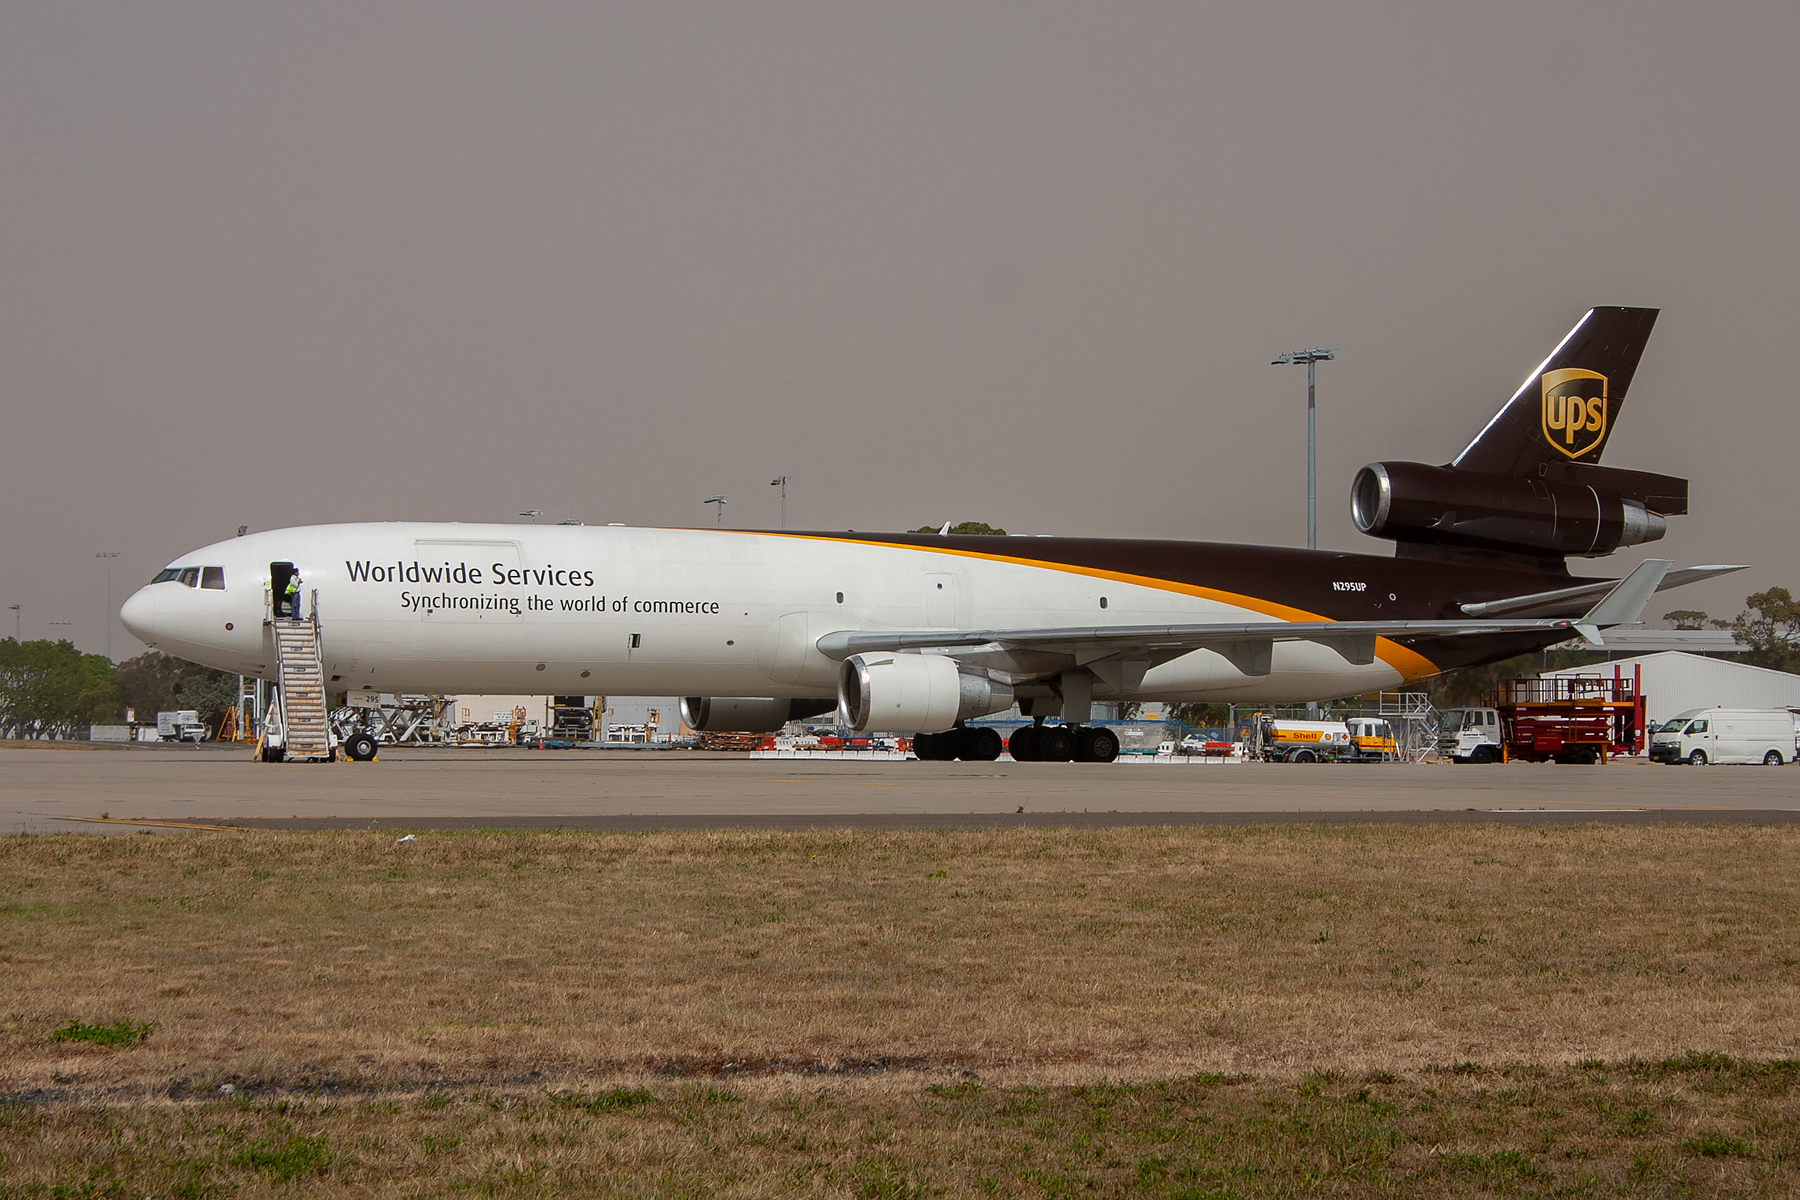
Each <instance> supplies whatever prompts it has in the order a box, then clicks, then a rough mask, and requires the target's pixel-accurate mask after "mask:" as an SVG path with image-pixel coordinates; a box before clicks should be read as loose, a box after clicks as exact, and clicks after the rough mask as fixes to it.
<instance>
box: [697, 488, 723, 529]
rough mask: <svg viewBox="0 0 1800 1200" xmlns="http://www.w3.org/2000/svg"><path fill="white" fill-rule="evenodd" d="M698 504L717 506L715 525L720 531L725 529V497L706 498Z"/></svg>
mask: <svg viewBox="0 0 1800 1200" xmlns="http://www.w3.org/2000/svg"><path fill="white" fill-rule="evenodd" d="M700 503H702V504H716V505H718V506H719V519H718V520H717V521H716V522H715V524H717V525H718V527H719V528H720V529H723V528H725V497H723V496H708V497H707V498H706V499H704V500H702V501H701V502H700Z"/></svg>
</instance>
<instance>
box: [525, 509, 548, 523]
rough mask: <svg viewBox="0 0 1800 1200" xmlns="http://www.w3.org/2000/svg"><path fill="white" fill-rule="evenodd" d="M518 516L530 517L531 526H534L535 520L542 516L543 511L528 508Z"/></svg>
mask: <svg viewBox="0 0 1800 1200" xmlns="http://www.w3.org/2000/svg"><path fill="white" fill-rule="evenodd" d="M519 515H520V516H521V517H530V518H531V523H532V524H533V525H536V524H537V519H538V518H539V517H541V516H543V515H544V510H543V509H541V508H528V509H526V510H525V511H524V512H522V513H520V514H519Z"/></svg>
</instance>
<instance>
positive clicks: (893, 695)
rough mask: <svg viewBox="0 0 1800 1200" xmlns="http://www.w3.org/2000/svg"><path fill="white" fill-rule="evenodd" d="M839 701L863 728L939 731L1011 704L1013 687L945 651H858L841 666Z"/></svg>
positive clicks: (854, 724)
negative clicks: (964, 666) (971, 671)
mask: <svg viewBox="0 0 1800 1200" xmlns="http://www.w3.org/2000/svg"><path fill="white" fill-rule="evenodd" d="M838 704H839V706H840V707H841V708H842V709H843V710H844V713H845V715H846V716H847V717H848V718H849V721H850V727H851V728H852V729H855V730H856V731H857V732H859V733H941V732H942V731H943V730H946V729H949V728H950V727H951V726H953V725H955V724H956V722H957V721H958V720H961V719H963V718H966V717H980V716H985V715H986V714H988V713H992V712H1003V711H1005V710H1006V709H1009V708H1011V707H1012V704H1013V690H1012V688H1011V687H1009V686H1007V685H1006V684H1004V683H996V682H994V681H993V680H991V679H989V678H987V677H986V676H985V675H964V674H963V673H962V672H961V671H959V670H957V667H956V662H955V660H954V659H950V658H946V657H944V656H943V655H941V654H854V655H851V656H850V657H849V658H847V659H845V660H844V665H843V666H842V667H841V668H840V669H839V671H838Z"/></svg>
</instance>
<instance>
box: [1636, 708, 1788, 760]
mask: <svg viewBox="0 0 1800 1200" xmlns="http://www.w3.org/2000/svg"><path fill="white" fill-rule="evenodd" d="M1793 756H1794V715H1793V714H1792V713H1790V712H1789V711H1788V710H1787V709H1785V708H1775V709H1767V708H1696V709H1691V710H1689V711H1688V712H1684V713H1682V714H1681V715H1680V716H1678V717H1674V718H1672V719H1670V720H1667V721H1664V722H1663V723H1662V724H1661V725H1660V726H1658V727H1657V730H1656V732H1655V733H1654V734H1653V735H1652V736H1651V739H1650V757H1651V758H1652V759H1654V760H1655V761H1657V762H1660V763H1681V762H1684V763H1687V764H1688V765H1690V766H1695V767H1703V766H1705V765H1706V764H1707V763H1763V764H1765V765H1766V766H1771V767H1778V766H1780V765H1781V764H1782V763H1784V762H1787V761H1788V760H1789V759H1791V758H1793Z"/></svg>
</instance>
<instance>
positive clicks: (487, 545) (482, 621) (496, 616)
mask: <svg viewBox="0 0 1800 1200" xmlns="http://www.w3.org/2000/svg"><path fill="white" fill-rule="evenodd" d="M413 550H414V552H415V554H414V560H413V562H411V563H408V564H402V566H401V580H400V582H401V583H402V584H404V585H405V592H404V593H403V598H404V599H405V601H406V603H407V605H408V607H409V608H411V609H412V610H413V612H414V614H415V615H416V616H417V617H418V618H419V619H420V620H423V621H426V622H429V623H432V624H447V623H456V624H478V625H518V624H521V623H522V622H523V621H524V619H525V600H526V597H527V596H528V595H530V594H531V589H529V588H527V587H525V586H524V576H523V572H522V571H521V570H520V562H519V543H517V542H514V541H486V540H479V541H478V540H474V539H470V540H468V541H463V540H461V539H455V540H452V539H439V538H421V539H420V540H418V541H416V542H414V543H413Z"/></svg>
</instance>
